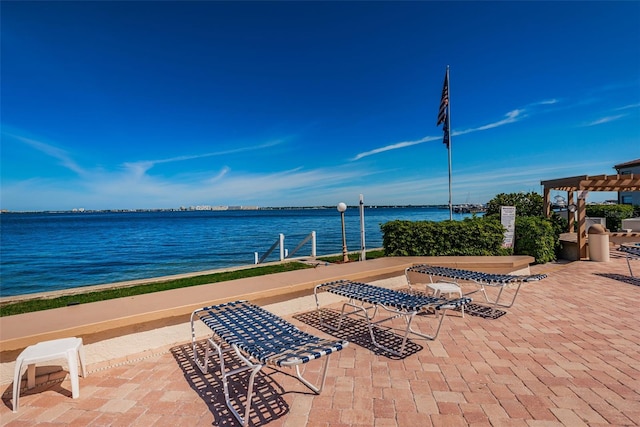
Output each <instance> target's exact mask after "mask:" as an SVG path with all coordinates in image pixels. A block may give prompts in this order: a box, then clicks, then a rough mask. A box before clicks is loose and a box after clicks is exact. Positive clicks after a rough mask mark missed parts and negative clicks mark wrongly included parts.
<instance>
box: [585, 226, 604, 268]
mask: <svg viewBox="0 0 640 427" xmlns="http://www.w3.org/2000/svg"><path fill="white" fill-rule="evenodd" d="M588 234H589V259H591V261H599V262H609V232H608V231H607V229H606V228H604V227H603V226H602V225H600V224H594V225H592V226H591V227H589V233H588Z"/></svg>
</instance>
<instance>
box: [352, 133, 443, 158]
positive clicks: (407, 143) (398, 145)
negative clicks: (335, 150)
mask: <svg viewBox="0 0 640 427" xmlns="http://www.w3.org/2000/svg"><path fill="white" fill-rule="evenodd" d="M438 139H442V137H441V136H425V137H424V138H422V139H418V140H416V141H403V142H396V143H395V144H391V145H386V146H384V147H380V148H376V149H374V150H371V151H365V152H363V153H360V154H358V155H356V156H355V157H354V158H353V159H352V160H360V159H362V158H363V157H367V156H372V155H374V154H379V153H384V152H385V151H391V150H397V149H398V148H406V147H411V146H413V145H418V144H422V143H423V142H429V141H435V140H438Z"/></svg>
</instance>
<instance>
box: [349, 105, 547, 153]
mask: <svg viewBox="0 0 640 427" xmlns="http://www.w3.org/2000/svg"><path fill="white" fill-rule="evenodd" d="M557 102H558V101H557V100H547V101H541V102H538V103H536V104H538V105H550V104H555V103H557ZM531 105H534V104H531ZM526 117H527V114H526V109H525V108H519V109H516V110H512V111H509V112H508V113H507V114H505V118H504V119H502V120H498V121H496V122H493V123H488V124H486V125H482V126H479V127H475V128H471V129H464V130H457V131H452V132H451V136H458V135H466V134H469V133H473V132H480V131H483V130H488V129H494V128H497V127H500V126H504V125H507V124H510V123H515V122H518V121H520V120H522V119H524V118H526ZM439 140H442V136H425V137H424V138H421V139H417V140H415V141H403V142H396V143H394V144H389V145H385V146H384V147H380V148H375V149H373V150H369V151H364V152H362V153H359V154H357V155H356V156H355V157H353V158H352V159H351V160H352V161H356V160H360V159H362V158H364V157H368V156H373V155H374V154H380V153H384V152H386V151H391V150H397V149H400V148H407V147H411V146H413V145H418V144H422V143H425V142H430V141H439Z"/></svg>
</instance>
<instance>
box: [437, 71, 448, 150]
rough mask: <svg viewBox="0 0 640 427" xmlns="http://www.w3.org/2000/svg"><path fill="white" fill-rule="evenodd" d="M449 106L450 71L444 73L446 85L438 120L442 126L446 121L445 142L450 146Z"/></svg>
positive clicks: (444, 127)
mask: <svg viewBox="0 0 640 427" xmlns="http://www.w3.org/2000/svg"><path fill="white" fill-rule="evenodd" d="M448 106H449V73H448V72H447V73H446V74H445V75H444V85H443V86H442V97H441V98H440V110H439V111H438V122H437V123H436V126H440V125H441V124H443V123H444V126H443V129H444V138H443V140H442V142H443V144H444V145H446V146H447V148H449V117H448V114H447V107H448Z"/></svg>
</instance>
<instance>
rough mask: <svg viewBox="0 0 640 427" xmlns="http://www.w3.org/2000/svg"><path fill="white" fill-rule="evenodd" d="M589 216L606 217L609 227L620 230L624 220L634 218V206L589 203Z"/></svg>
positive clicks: (612, 229)
mask: <svg viewBox="0 0 640 427" xmlns="http://www.w3.org/2000/svg"><path fill="white" fill-rule="evenodd" d="M586 212H587V216H588V217H598V218H605V220H606V222H607V229H609V230H611V231H619V230H620V228H621V227H622V220H623V219H627V218H633V213H634V207H633V206H632V205H587V211H586Z"/></svg>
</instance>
